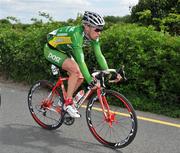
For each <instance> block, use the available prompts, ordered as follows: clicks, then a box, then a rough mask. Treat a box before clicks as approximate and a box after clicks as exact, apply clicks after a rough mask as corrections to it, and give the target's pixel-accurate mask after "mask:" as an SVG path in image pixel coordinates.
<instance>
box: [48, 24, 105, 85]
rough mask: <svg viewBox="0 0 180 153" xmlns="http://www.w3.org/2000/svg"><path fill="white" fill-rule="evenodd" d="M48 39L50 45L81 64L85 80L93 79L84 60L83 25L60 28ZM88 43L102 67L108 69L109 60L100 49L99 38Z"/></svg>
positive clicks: (50, 34)
mask: <svg viewBox="0 0 180 153" xmlns="http://www.w3.org/2000/svg"><path fill="white" fill-rule="evenodd" d="M47 39H48V44H49V46H51V47H53V48H55V49H56V50H58V51H60V52H63V53H65V54H67V55H68V56H69V57H70V56H72V57H73V58H74V59H75V61H76V62H77V64H78V65H79V68H80V70H81V73H82V74H83V76H84V78H85V80H86V81H87V82H88V83H90V82H91V81H92V77H91V75H90V73H89V70H88V68H87V66H86V63H85V61H84V53H83V46H84V45H85V42H86V39H85V35H84V29H83V26H82V25H81V26H66V27H62V28H59V29H57V30H54V31H53V32H51V33H49V34H48V36H47ZM88 44H89V45H90V46H91V47H92V48H93V50H94V53H95V57H96V60H97V62H98V64H99V65H100V67H101V69H103V70H105V69H108V65H107V62H106V60H105V58H104V56H103V54H102V52H101V49H100V45H99V40H98V39H97V40H90V41H89V43H88ZM46 46H47V45H46Z"/></svg>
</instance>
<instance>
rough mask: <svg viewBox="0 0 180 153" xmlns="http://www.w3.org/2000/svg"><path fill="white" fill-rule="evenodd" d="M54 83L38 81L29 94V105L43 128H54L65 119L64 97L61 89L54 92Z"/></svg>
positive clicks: (32, 113) (33, 115) (35, 118)
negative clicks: (60, 91)
mask: <svg viewBox="0 0 180 153" xmlns="http://www.w3.org/2000/svg"><path fill="white" fill-rule="evenodd" d="M52 89H53V84H52V83H51V82H49V81H47V80H40V81H38V82H36V83H35V84H34V85H33V86H32V87H31V89H30V91H29V94H28V106H29V110H30V113H31V115H32V117H33V118H34V120H35V121H36V122H37V123H38V124H39V125H40V126H41V127H43V128H45V129H48V130H54V129H57V128H59V127H60V126H61V125H62V123H63V120H64V111H63V110H62V106H63V102H64V101H63V98H62V96H61V95H60V93H59V91H57V90H55V91H54V92H52Z"/></svg>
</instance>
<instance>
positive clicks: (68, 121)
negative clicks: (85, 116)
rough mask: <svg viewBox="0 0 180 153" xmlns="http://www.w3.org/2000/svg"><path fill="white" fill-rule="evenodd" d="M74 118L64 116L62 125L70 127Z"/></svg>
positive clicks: (66, 114) (67, 115)
mask: <svg viewBox="0 0 180 153" xmlns="http://www.w3.org/2000/svg"><path fill="white" fill-rule="evenodd" d="M74 121H75V118H73V117H71V116H70V115H69V114H68V113H65V115H64V124H66V125H68V126H70V125H72V124H73V123H74Z"/></svg>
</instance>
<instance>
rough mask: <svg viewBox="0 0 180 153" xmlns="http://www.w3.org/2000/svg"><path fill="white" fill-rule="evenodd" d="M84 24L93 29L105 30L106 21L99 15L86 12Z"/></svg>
mask: <svg viewBox="0 0 180 153" xmlns="http://www.w3.org/2000/svg"><path fill="white" fill-rule="evenodd" d="M82 23H83V24H88V25H90V26H92V27H96V28H98V29H103V27H104V25H105V21H104V19H103V17H102V16H100V15H99V14H97V13H94V12H89V11H85V13H84V16H83V18H82Z"/></svg>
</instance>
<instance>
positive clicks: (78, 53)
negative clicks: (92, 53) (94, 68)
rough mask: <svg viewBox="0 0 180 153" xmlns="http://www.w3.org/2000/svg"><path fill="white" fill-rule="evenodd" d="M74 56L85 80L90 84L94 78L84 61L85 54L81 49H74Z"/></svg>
mask: <svg viewBox="0 0 180 153" xmlns="http://www.w3.org/2000/svg"><path fill="white" fill-rule="evenodd" d="M73 52H74V56H75V59H76V62H77V64H78V65H79V68H80V70H81V73H82V74H83V76H84V78H85V80H86V81H87V83H90V82H91V81H92V80H93V79H92V76H91V75H90V73H89V70H88V68H87V65H86V63H85V61H84V53H83V50H82V48H81V47H74V50H73Z"/></svg>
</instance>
